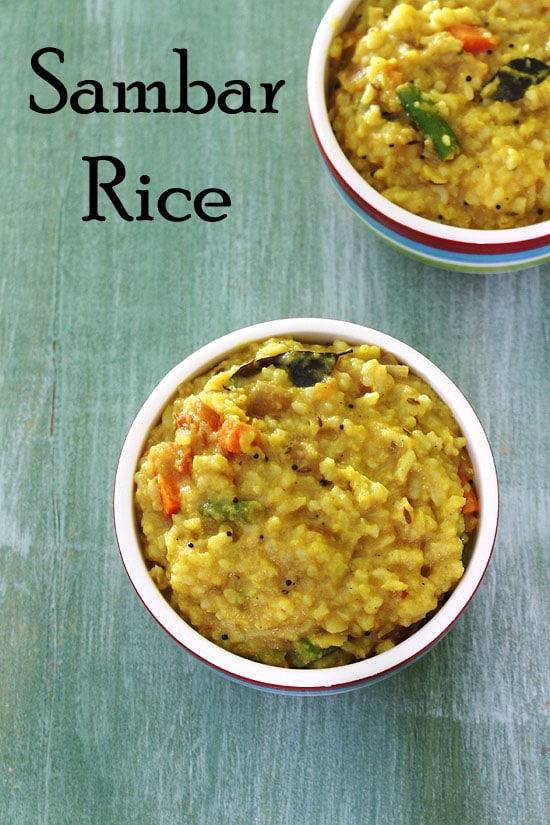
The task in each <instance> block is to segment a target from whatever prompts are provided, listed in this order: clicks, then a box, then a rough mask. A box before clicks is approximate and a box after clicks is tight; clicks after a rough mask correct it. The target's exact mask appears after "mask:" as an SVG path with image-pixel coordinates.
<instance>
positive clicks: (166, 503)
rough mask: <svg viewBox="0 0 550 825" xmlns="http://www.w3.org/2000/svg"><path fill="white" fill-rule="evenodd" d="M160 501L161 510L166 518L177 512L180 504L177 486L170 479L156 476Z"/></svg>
mask: <svg viewBox="0 0 550 825" xmlns="http://www.w3.org/2000/svg"><path fill="white" fill-rule="evenodd" d="M158 484H159V493H160V502H161V504H162V512H163V513H164V515H165V516H166V518H170V516H173V515H175V514H176V513H179V511H180V508H181V504H180V496H179V487H178V486H177V484H174V483H173V480H172V479H168V478H164V477H163V476H159V477H158Z"/></svg>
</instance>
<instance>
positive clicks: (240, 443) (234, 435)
mask: <svg viewBox="0 0 550 825" xmlns="http://www.w3.org/2000/svg"><path fill="white" fill-rule="evenodd" d="M217 439H218V444H219V445H220V447H222V449H224V450H226V451H227V452H228V453H235V454H237V453H244V452H246V450H247V448H248V447H252V446H253V445H257V444H259V443H260V433H259V432H258V430H257V429H256V427H254V426H253V425H252V424H247V423H246V421H241V420H240V418H224V420H223V422H222V424H221V427H220V429H219V430H218V434H217Z"/></svg>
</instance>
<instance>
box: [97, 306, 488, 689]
mask: <svg viewBox="0 0 550 825" xmlns="http://www.w3.org/2000/svg"><path fill="white" fill-rule="evenodd" d="M272 335H293V336H295V337H297V338H298V339H302V340H304V341H305V342H307V341H310V342H312V341H329V340H335V339H341V340H345V341H348V342H349V343H350V344H360V343H370V344H375V345H378V346H380V347H381V348H382V349H384V350H387V351H389V352H393V353H394V354H395V355H396V356H397V357H398V358H399V359H400V360H402V362H403V363H408V364H409V365H410V366H411V369H412V370H413V371H414V372H415V373H417V374H418V375H420V376H422V377H423V378H425V380H427V381H428V383H429V384H430V385H431V386H432V387H433V389H434V390H435V391H436V392H437V393H438V394H439V395H440V396H441V398H442V399H443V400H444V401H446V403H448V404H449V406H450V407H451V409H452V410H453V413H454V414H455V417H456V419H457V421H458V423H459V425H460V426H461V428H462V429H463V431H464V434H465V436H466V438H467V442H468V447H469V451H470V457H471V458H472V461H473V463H474V470H475V472H476V476H477V479H478V485H479V490H478V491H479V493H480V497H481V513H482V516H481V519H480V525H479V529H478V535H477V537H476V541H475V545H474V547H473V548H472V557H471V559H470V561H469V562H468V564H467V566H466V570H465V572H464V575H463V577H462V579H461V580H460V581H459V583H458V584H457V586H456V588H455V589H454V591H453V592H452V594H451V595H450V596H449V598H448V600H447V601H446V602H445V604H444V605H443V606H442V607H441V608H440V609H439V610H438V611H437V613H436V614H435V615H434V616H433V617H432V618H431V619H430V620H429V621H428V622H427V623H426V624H425V625H424V626H423V627H422V628H420V629H419V630H418V631H416V633H414V634H413V635H412V636H411V637H409V638H408V639H406V640H405V641H403V642H401V643H400V644H398V645H396V646H395V647H394V648H392V649H391V650H389V651H386V652H384V653H380V654H377V655H376V656H373V657H372V658H370V659H365V660H364V661H361V662H356V663H353V664H349V665H343V666H339V667H335V668H326V669H324V670H292V669H286V668H278V667H274V666H271V665H264V664H261V663H258V662H252V661H250V660H248V659H244V658H243V657H241V656H238V655H236V654H233V653H231V652H229V651H227V650H224V649H223V648H221V647H218V646H217V645H215V644H214V643H213V642H210V641H209V640H208V639H205V638H204V637H203V636H201V635H200V634H199V633H198V632H197V631H196V630H194V629H193V628H192V627H191V626H190V625H189V624H187V622H185V620H184V619H182V618H181V617H180V616H179V615H178V614H177V613H176V611H175V610H174V609H173V608H172V607H171V606H170V605H169V604H168V602H167V601H166V599H165V598H164V596H163V595H162V594H161V593H160V591H159V590H158V589H157V587H156V585H155V584H154V582H153V581H152V579H151V577H150V576H149V572H148V570H147V567H146V564H145V561H144V558H143V556H142V553H141V547H140V538H139V531H138V526H137V523H136V516H135V511H134V489H135V488H134V472H135V469H136V465H137V461H138V459H139V456H140V455H141V451H142V447H143V444H144V442H145V440H146V437H147V435H148V433H149V431H150V429H151V427H152V426H153V425H154V424H155V423H156V422H157V421H158V419H159V416H160V413H161V411H162V409H163V408H164V406H165V405H166V403H168V401H169V400H170V399H171V397H172V396H173V395H174V393H175V392H176V390H177V387H178V386H179V384H180V383H181V382H182V381H184V380H187V379H188V378H190V377H192V376H195V375H199V374H201V373H202V372H204V371H205V370H207V369H209V368H210V367H211V366H213V365H214V364H215V363H217V362H218V361H219V360H221V359H222V358H223V357H224V356H225V355H226V354H229V353H230V352H231V351H232V350H234V349H236V348H238V347H240V346H242V345H243V344H245V343H250V342H252V341H256V340H261V339H264V338H268V337H270V336H272ZM498 512H499V501H498V480H497V475H496V467H495V463H494V458H493V454H492V451H491V447H490V444H489V441H488V439H487V436H486V434H485V432H484V430H483V428H482V425H481V423H480V422H479V419H478V418H477V415H476V413H475V412H474V410H473V408H472V407H471V406H470V404H469V402H468V401H467V400H466V398H465V397H464V395H463V394H462V393H461V391H460V390H459V389H458V388H457V387H456V385H455V384H454V383H453V382H452V381H451V380H450V379H449V378H448V377H447V376H446V375H445V373H443V372H442V371H441V370H440V369H439V368H438V367H437V366H435V365H434V364H433V363H432V362H430V361H429V360H428V359H427V358H426V357H425V356H423V355H422V354H421V353H419V352H418V351H417V350H414V349H413V348H412V347H410V346H408V345H407V344H405V343H403V342H402V341H399V340H398V339H396V338H393V337H392V336H390V335H387V334H385V333H382V332H379V331H377V330H373V329H371V328H369V327H364V326H361V325H358V324H353V323H349V322H345V321H337V320H334V319H319V318H287V319H279V320H277V321H268V322H263V323H259V324H255V325H252V326H250V327H245V328H243V329H240V330H236V331H235V332H232V333H228V334H227V335H224V336H222V337H221V338H218V339H216V340H214V341H212V342H210V343H209V344H206V345H205V346H203V347H201V348H200V349H198V350H196V351H195V352H194V353H192V354H191V355H189V356H188V357H187V358H185V359H184V360H183V361H182V362H181V363H180V364H178V365H176V366H175V367H174V368H173V369H172V370H170V372H169V373H168V374H167V375H166V376H165V377H164V378H163V379H162V380H161V381H160V383H159V384H158V385H157V386H156V387H155V388H154V390H153V391H152V392H151V394H150V395H149V396H148V398H147V399H146V401H145V402H144V404H143V405H142V407H141V409H140V410H139V411H138V413H137V415H136V417H135V418H134V420H133V422H132V424H131V427H130V429H129V431H128V435H127V436H126V439H125V441H124V444H123V447H122V450H121V453H120V457H119V461H118V465H117V469H116V475H115V483H114V491H113V514H114V527H115V535H116V539H117V544H118V547H119V552H120V556H121V560H122V563H123V565H124V568H125V570H126V573H127V575H128V577H129V579H130V581H131V583H132V585H133V587H134V589H135V591H136V593H137V595H138V596H139V598H140V600H141V601H142V603H143V604H144V605H145V607H146V608H147V610H148V611H149V612H150V613H151V615H152V616H153V617H154V619H155V620H156V621H157V622H158V623H159V624H160V626H161V627H162V628H163V629H164V630H165V631H166V632H167V633H168V634H169V635H170V636H171V637H172V638H173V639H174V640H175V641H177V642H178V643H179V644H180V645H181V646H182V647H184V648H185V649H186V650H187V651H188V652H189V653H191V654H193V655H194V656H195V657H196V658H198V659H199V660H201V661H202V662H204V663H205V664H207V665H209V666H210V667H212V668H214V669H215V670H217V671H218V672H220V673H222V674H223V675H225V676H227V677H229V678H231V679H233V680H236V681H238V682H241V683H245V684H248V685H250V686H252V687H256V688H261V689H264V690H271V691H280V692H286V693H294V694H296V693H299V694H303V693H314V694H315V693H316V694H322V693H334V692H340V691H345V690H350V689H353V688H355V687H361V686H362V685H365V684H367V683H371V682H374V681H378V680H379V679H382V678H385V677H386V676H388V675H390V674H391V673H393V672H395V671H397V670H398V669H401V668H403V667H404V666H406V665H407V664H410V663H411V662H412V661H414V660H416V659H418V658H419V657H420V656H422V655H423V654H424V653H426V652H427V651H428V650H429V649H430V648H431V647H433V645H435V644H436V643H437V642H438V641H439V640H440V639H441V638H442V637H443V636H444V635H445V634H446V633H447V632H448V630H450V628H451V627H452V626H453V625H454V624H455V623H456V621H457V619H458V618H459V617H460V615H461V614H462V613H463V611H464V610H465V609H466V607H467V606H468V604H469V603H470V601H471V599H472V597H473V596H474V594H475V592H476V590H477V589H478V587H479V585H480V583H481V581H482V579H483V577H484V575H485V572H486V570H487V566H488V564H489V561H490V558H491V555H492V552H493V547H494V542H495V539H496V533H497V526H498Z"/></svg>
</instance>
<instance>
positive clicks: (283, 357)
mask: <svg viewBox="0 0 550 825" xmlns="http://www.w3.org/2000/svg"><path fill="white" fill-rule="evenodd" d="M352 351H353V350H351V349H347V350H344V351H343V352H312V351H310V350H288V351H287V352H281V353H279V354H278V355H268V356H266V357H265V358H255V359H253V360H252V361H248V363H246V364H243V365H242V367H239V368H238V369H237V370H235V372H234V373H233V375H232V376H231V378H247V377H248V376H250V375H255V374H256V373H258V372H261V370H263V368H264V367H270V366H274V367H278V368H279V369H282V370H284V371H285V372H286V373H287V375H288V377H289V378H290V380H291V381H292V383H293V384H294V385H295V386H296V387H312V386H313V385H314V384H318V383H319V382H320V381H322V380H323V379H324V378H327V377H328V376H329V375H330V374H331V372H332V370H333V369H334V367H335V366H336V362H337V361H338V359H339V358H340V356H341V355H348V353H350V352H352Z"/></svg>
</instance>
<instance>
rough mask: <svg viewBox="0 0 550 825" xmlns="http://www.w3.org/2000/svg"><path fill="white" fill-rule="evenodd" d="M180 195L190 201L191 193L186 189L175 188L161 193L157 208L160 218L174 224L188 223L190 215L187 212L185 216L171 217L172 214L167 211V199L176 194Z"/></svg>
mask: <svg viewBox="0 0 550 825" xmlns="http://www.w3.org/2000/svg"><path fill="white" fill-rule="evenodd" d="M178 192H179V193H180V195H184V196H185V198H186V199H187V200H188V201H191V192H189V191H188V190H187V189H179V188H178V187H177V186H175V187H174V188H173V189H167V190H166V191H165V192H163V193H162V194H161V195H160V196H159V199H158V203H157V207H158V210H159V215H160V216H161V218H164V219H165V220H167V221H173V222H174V223H179V222H181V221H188V220H189V218H190V217H191V213H190V212H187V213H186V214H185V215H173V214H172V212H169V211H168V198H170V197H171V196H172V195H175V194H176V193H178Z"/></svg>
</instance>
